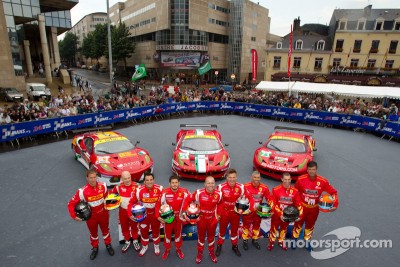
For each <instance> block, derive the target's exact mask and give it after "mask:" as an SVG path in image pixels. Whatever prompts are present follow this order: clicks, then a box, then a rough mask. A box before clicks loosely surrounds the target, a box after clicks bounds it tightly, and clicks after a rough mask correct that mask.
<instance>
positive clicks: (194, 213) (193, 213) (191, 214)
mask: <svg viewBox="0 0 400 267" xmlns="http://www.w3.org/2000/svg"><path fill="white" fill-rule="evenodd" d="M186 216H187V217H188V218H189V223H190V224H196V222H197V218H199V216H200V206H199V205H198V204H197V203H195V202H192V203H190V204H189V206H188V207H187V209H186Z"/></svg>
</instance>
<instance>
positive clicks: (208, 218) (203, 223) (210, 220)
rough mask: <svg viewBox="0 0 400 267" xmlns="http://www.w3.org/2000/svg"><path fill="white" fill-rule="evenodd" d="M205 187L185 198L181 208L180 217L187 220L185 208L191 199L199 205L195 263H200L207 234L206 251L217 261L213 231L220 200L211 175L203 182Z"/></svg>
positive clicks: (215, 226)
mask: <svg viewBox="0 0 400 267" xmlns="http://www.w3.org/2000/svg"><path fill="white" fill-rule="evenodd" d="M204 185H205V188H203V189H198V190H196V191H195V192H193V194H192V195H191V196H189V197H187V198H186V201H185V203H184V206H183V208H182V211H183V212H182V217H183V218H185V220H187V221H189V219H188V217H187V215H186V212H185V211H186V209H187V207H188V206H189V204H190V203H191V202H192V201H195V202H197V203H198V204H199V206H200V216H199V218H198V219H197V232H198V240H197V256H196V263H198V264H199V263H200V262H201V261H202V259H203V250H204V243H205V239H206V234H207V242H208V251H209V254H210V258H211V261H212V262H214V263H217V262H218V259H217V257H216V256H215V253H214V242H215V231H216V229H217V224H218V220H219V215H218V214H219V209H220V203H221V200H222V195H221V192H220V191H219V190H217V189H215V180H214V178H213V177H212V176H208V177H207V178H206V180H205V182H204Z"/></svg>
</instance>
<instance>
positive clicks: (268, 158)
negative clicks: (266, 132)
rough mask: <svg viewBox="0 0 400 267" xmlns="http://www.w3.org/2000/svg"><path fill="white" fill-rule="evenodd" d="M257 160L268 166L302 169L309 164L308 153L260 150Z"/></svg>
mask: <svg viewBox="0 0 400 267" xmlns="http://www.w3.org/2000/svg"><path fill="white" fill-rule="evenodd" d="M257 159H258V162H260V163H261V162H265V163H267V164H273V165H280V166H287V167H291V168H295V167H298V169H302V168H303V167H304V166H305V165H306V164H307V153H287V152H279V151H274V150H268V149H260V150H258V155H257Z"/></svg>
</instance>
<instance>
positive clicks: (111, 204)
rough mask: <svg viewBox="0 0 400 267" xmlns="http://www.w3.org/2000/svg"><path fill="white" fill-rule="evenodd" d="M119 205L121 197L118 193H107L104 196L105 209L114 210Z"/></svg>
mask: <svg viewBox="0 0 400 267" xmlns="http://www.w3.org/2000/svg"><path fill="white" fill-rule="evenodd" d="M119 205H121V197H120V195H118V194H108V196H107V197H106V210H115V209H117V208H119Z"/></svg>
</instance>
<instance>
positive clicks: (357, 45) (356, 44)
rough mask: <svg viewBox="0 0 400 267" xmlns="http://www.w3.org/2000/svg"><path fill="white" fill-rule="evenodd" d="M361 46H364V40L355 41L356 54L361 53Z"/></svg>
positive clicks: (354, 49)
mask: <svg viewBox="0 0 400 267" xmlns="http://www.w3.org/2000/svg"><path fill="white" fill-rule="evenodd" d="M361 44H362V40H355V41H354V48H353V52H354V53H360V51H361Z"/></svg>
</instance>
